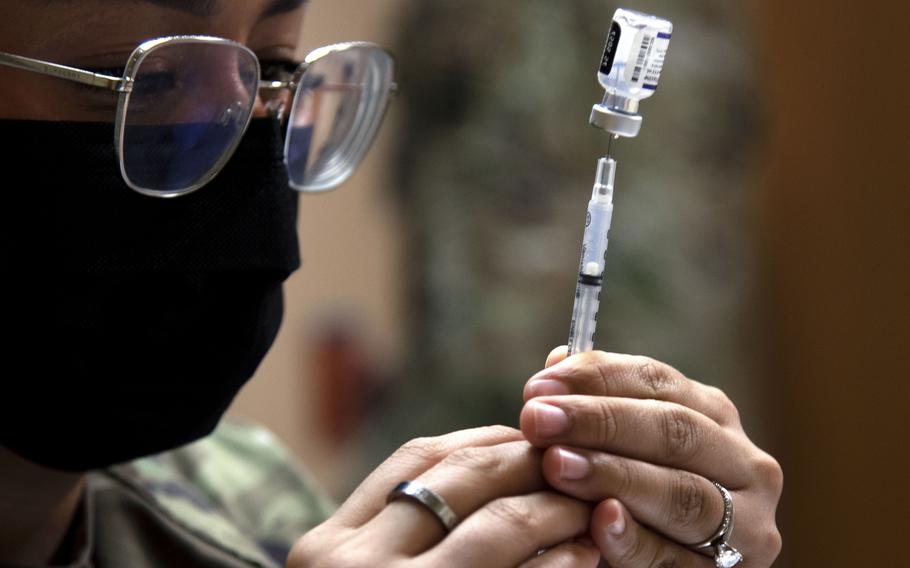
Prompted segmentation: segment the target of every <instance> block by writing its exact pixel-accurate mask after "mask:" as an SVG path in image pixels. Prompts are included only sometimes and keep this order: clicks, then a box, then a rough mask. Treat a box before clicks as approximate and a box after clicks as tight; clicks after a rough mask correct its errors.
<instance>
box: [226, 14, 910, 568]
mask: <svg viewBox="0 0 910 568" xmlns="http://www.w3.org/2000/svg"><path fill="white" fill-rule="evenodd" d="M621 5H622V6H623V7H627V8H633V9H638V10H642V11H646V12H653V13H656V14H658V15H661V16H664V17H667V18H669V19H671V20H672V21H673V22H674V23H675V25H676V28H675V31H674V36H673V41H672V43H671V46H670V53H669V57H668V62H667V67H666V69H665V72H664V75H663V76H662V79H661V88H660V90H659V92H658V93H657V94H656V95H655V96H654V97H653V98H652V99H649V100H647V101H645V102H644V103H643V104H642V114H643V115H644V117H645V120H644V127H643V131H642V134H641V135H640V136H639V137H638V138H637V139H633V140H624V141H621V142H620V143H619V144H618V145H617V146H614V148H615V150H616V152H615V153H616V155H617V159H618V160H619V172H618V178H617V189H616V196H615V203H616V215H615V220H614V225H613V230H612V232H611V242H610V253H609V256H608V262H607V283H606V288H605V295H604V303H603V305H602V307H601V318H600V322H601V323H600V327H599V329H598V335H597V344H598V346H599V347H600V348H603V349H606V350H609V351H618V352H630V353H639V354H646V355H649V356H652V357H655V358H657V359H660V360H663V361H665V362H667V363H670V364H672V365H674V366H676V367H677V368H679V369H680V370H682V371H683V372H684V373H686V374H687V375H688V376H690V377H693V378H697V379H698V380H701V381H703V382H707V383H711V384H714V385H717V386H719V387H721V388H723V389H725V390H726V391H727V392H728V394H729V395H730V396H731V398H732V399H733V400H734V402H736V403H737V405H738V406H739V408H740V410H741V412H742V415H743V419H744V422H745V426H746V429H747V431H748V432H749V433H750V436H751V437H752V438H753V439H754V440H755V441H756V443H758V444H759V445H760V446H761V447H763V448H764V449H766V450H768V451H769V452H770V453H771V454H773V455H774V456H775V457H777V458H778V459H779V460H780V461H781V463H782V465H783V468H784V473H785V476H786V487H785V492H784V498H783V502H782V505H781V508H780V513H779V522H780V526H781V527H782V531H783V535H784V554H783V555H782V556H781V559H780V561H779V562H778V563H777V564H776V566H784V567H788V566H790V567H797V566H799V567H804V566H845V567H846V566H867V565H873V564H875V565H883V566H901V565H902V564H901V563H902V562H906V554H904V553H902V552H900V551H899V550H898V551H895V548H893V547H895V546H896V545H895V544H894V543H899V542H901V541H902V537H903V536H904V535H906V534H910V515H908V513H910V498H908V497H907V491H906V488H905V483H906V481H907V473H906V472H907V471H908V466H910V459H908V452H910V450H908V441H910V418H908V415H910V413H908V411H907V406H908V405H910V386H908V380H910V376H908V375H910V372H908V369H910V356H908V351H910V324H908V321H910V251H908V248H910V230H908V226H910V196H908V195H907V192H908V190H910V183H908V182H907V179H906V176H905V174H904V166H905V165H906V164H907V163H908V160H910V155H908V154H910V151H908V144H907V142H906V127H907V126H910V104H908V103H907V101H906V100H905V99H906V94H905V93H906V89H907V86H908V80H907V77H906V75H907V72H908V71H910V66H908V64H907V62H906V58H905V56H904V55H903V53H904V51H905V48H904V45H903V34H902V33H899V30H898V26H899V25H901V22H904V21H906V19H905V17H906V16H907V15H908V14H907V12H908V8H907V6H906V5H905V4H904V3H900V2H897V1H883V2H878V3H874V5H872V4H870V5H864V6H862V9H861V10H860V9H859V8H858V7H856V6H854V5H853V4H852V3H851V4H848V3H847V2H846V1H845V0H833V1H830V0H829V1H827V2H822V1H821V0H802V1H801V2H799V3H793V2H786V1H784V0H763V1H761V2H759V1H757V0H756V1H753V2H729V1H728V0H699V1H694V2H686V3H680V2H670V1H669V0H632V1H630V2H626V3H624V4H621ZM619 6H620V4H616V3H615V2H613V1H607V0H574V1H573V2H552V1H548V0H497V1H496V2H489V1H484V0H458V1H455V0H371V1H370V2H362V1H358V0H331V1H329V0H312V1H311V6H310V8H309V12H308V15H307V22H306V25H305V28H304V36H303V42H304V46H305V47H306V48H307V49H310V48H313V47H316V46H318V45H323V44H326V43H331V42H335V41H343V40H350V39H362V40H372V41H376V42H379V43H381V44H383V45H385V46H387V47H388V48H389V49H390V50H391V51H393V52H394V53H395V55H396V56H397V58H398V63H399V67H400V69H399V71H400V72H399V83H400V85H401V90H400V93H399V96H398V97H397V99H396V100H395V101H394V102H393V105H392V109H391V111H390V113H389V115H388V117H387V120H386V122H385V124H384V126H383V129H382V132H381V134H380V138H379V140H378V142H377V144H376V146H375V147H374V149H373V150H372V151H371V154H370V155H369V157H368V159H367V161H366V163H365V164H364V165H363V166H362V167H361V169H360V170H359V172H358V173H357V174H356V175H355V177H354V178H353V179H352V180H351V181H349V182H348V183H347V184H346V185H345V186H344V187H342V188H341V189H339V190H337V191H336V192H333V193H331V194H328V195H322V196H316V197H304V198H303V199H302V201H301V221H300V236H301V248H302V253H303V257H304V266H303V267H302V269H301V270H300V271H298V272H297V273H296V275H295V276H294V277H293V278H292V280H291V281H290V282H289V283H288V285H287V296H288V306H287V311H286V317H285V323H284V327H283V329H282V332H281V334H280V336H279V339H278V342H277V344H276V347H275V349H273V351H272V352H271V353H270V355H269V357H268V358H267V360H266V361H265V362H264V364H263V365H262V367H261V368H260V370H259V373H258V376H257V377H256V378H255V379H254V380H253V381H252V382H251V383H250V384H249V385H248V386H247V387H246V389H245V390H244V391H243V393H242V394H241V396H240V397H239V398H238V400H237V402H236V404H235V406H234V409H233V412H234V413H235V414H238V415H242V416H246V417H250V418H253V419H255V420H257V421H259V422H261V423H264V424H266V425H267V426H269V427H270V428H272V429H273V430H274V431H275V432H276V433H277V434H278V435H279V436H280V437H281V438H283V439H284V441H285V442H286V443H287V444H288V445H289V446H291V447H292V448H293V449H294V450H295V451H296V452H297V454H298V455H299V456H300V457H301V461H302V462H303V463H304V464H305V465H306V467H308V468H309V469H310V470H312V471H313V472H314V473H315V474H316V476H317V477H318V478H319V479H320V480H321V482H322V484H323V485H324V486H325V488H326V489H327V490H328V491H329V492H330V493H332V494H333V495H334V496H335V497H337V498H338V499H343V498H344V496H345V495H346V494H347V493H348V492H349V491H350V490H351V488H353V487H354V486H355V485H356V484H357V483H358V482H359V481H360V480H361V479H362V477H363V476H364V475H365V474H366V473H367V472H368V471H370V470H371V469H372V468H373V467H375V466H376V465H377V464H378V463H379V462H380V461H382V459H384V458H385V457H386V456H387V455H388V454H389V453H391V452H392V451H393V450H394V449H395V448H396V447H398V446H399V445H400V444H402V443H403V442H405V441H406V440H408V439H410V438H413V437H416V436H421V435H433V434H440V433H444V432H447V431H450V430H452V429H456V428H463V427H470V426H476V425H483V424H491V423H505V424H510V425H515V424H516V423H517V418H518V412H519V409H520V406H521V389H522V386H523V385H524V383H525V381H526V380H527V379H528V378H529V377H530V376H531V375H533V374H534V373H535V372H536V371H537V370H539V368H540V367H541V366H542V365H543V361H544V358H545V357H546V354H547V353H548V352H549V350H550V349H551V348H552V347H555V346H556V345H559V344H564V343H565V340H566V335H567V332H568V326H569V317H570V315H571V308H572V300H573V294H574V286H575V274H574V273H575V272H576V271H577V262H578V253H579V249H580V241H581V232H582V228H583V219H584V214H585V208H586V204H587V200H588V199H589V196H590V188H591V183H592V181H593V175H594V170H595V164H596V160H597V158H598V157H600V156H601V155H603V154H604V153H605V151H606V142H607V140H606V136H605V135H604V134H603V133H601V132H600V131H597V130H595V129H593V128H591V127H589V126H588V125H587V119H588V114H589V112H590V108H591V105H592V104H594V103H595V102H599V100H600V98H601V96H602V90H601V89H600V87H599V86H598V84H597V81H596V78H595V71H596V68H597V63H598V61H599V58H600V55H601V53H602V49H603V42H604V40H605V37H606V32H607V30H608V28H609V23H610V19H611V17H612V14H613V11H614V10H615V9H616V8H617V7H619ZM305 51H306V49H305V50H304V52H305ZM301 55H302V54H301ZM889 554H894V556H893V560H892V559H891V558H892V557H890V556H888V555H889ZM903 565H904V566H906V565H907V564H903Z"/></svg>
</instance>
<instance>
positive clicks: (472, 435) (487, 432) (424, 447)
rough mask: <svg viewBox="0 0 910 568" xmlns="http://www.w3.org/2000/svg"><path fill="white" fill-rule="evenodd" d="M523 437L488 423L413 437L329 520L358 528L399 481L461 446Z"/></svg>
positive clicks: (493, 443)
mask: <svg viewBox="0 0 910 568" xmlns="http://www.w3.org/2000/svg"><path fill="white" fill-rule="evenodd" d="M521 439H522V435H521V432H519V431H518V430H515V429H514V428H507V427H505V426H488V427H484V428H474V429H471V430H461V431H459V432H453V433H451V434H446V435H445V436H438V437H434V438H417V439H414V440H411V441H410V442H408V443H407V444H405V445H403V446H402V447H401V448H399V449H398V450H397V451H396V452H395V453H394V454H392V456H391V457H390V458H389V459H387V460H386V461H385V462H384V463H383V464H382V465H380V466H379V467H378V468H376V469H375V470H374V471H373V473H372V474H370V476H369V477H367V478H366V480H365V481H363V483H361V484H360V486H359V487H358V488H357V489H355V490H354V492H353V493H352V494H351V496H350V497H349V498H348V499H347V500H346V501H345V502H344V504H343V505H342V506H341V507H340V508H339V509H338V512H337V513H335V515H333V516H332V518H331V520H330V522H332V523H338V524H340V525H341V526H346V527H352V528H356V527H359V526H361V525H362V524H364V523H366V522H367V521H369V520H370V519H372V518H373V517H375V516H376V514H377V513H379V511H380V510H382V509H383V507H385V504H386V503H385V500H386V496H387V495H388V493H389V491H391V490H392V488H394V487H395V486H396V485H397V484H398V483H399V482H401V481H407V480H412V479H414V478H416V477H417V476H419V475H420V474H421V473H423V472H425V471H427V470H428V469H430V468H431V467H433V466H434V465H436V464H437V463H439V462H440V461H442V460H443V459H444V458H445V457H446V456H448V455H449V454H451V453H452V452H454V451H456V450H458V449H460V448H466V447H481V446H492V445H495V444H502V443H505V442H513V441H516V440H521Z"/></svg>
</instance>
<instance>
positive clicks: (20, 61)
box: [0, 52, 127, 91]
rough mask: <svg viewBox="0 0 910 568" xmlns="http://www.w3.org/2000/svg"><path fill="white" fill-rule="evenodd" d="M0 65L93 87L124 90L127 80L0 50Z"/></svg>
mask: <svg viewBox="0 0 910 568" xmlns="http://www.w3.org/2000/svg"><path fill="white" fill-rule="evenodd" d="M0 65H6V66H8V67H15V68H16V69H23V70H25V71H33V72H35V73H40V74H42V75H49V76H51V77H57V78H59V79H66V80H67V81H75V82H76V83H83V84H85V85H92V86H94V87H101V88H104V89H108V90H110V91H125V90H126V84H127V82H126V81H124V79H123V78H121V77H109V76H107V75H100V74H98V73H92V72H91V71H85V70H82V69H76V68H75V67H69V66H66V65H60V64H57V63H50V62H48V61H40V60H38V59H32V58H30V57H24V56H22V55H12V54H10V53H2V52H0Z"/></svg>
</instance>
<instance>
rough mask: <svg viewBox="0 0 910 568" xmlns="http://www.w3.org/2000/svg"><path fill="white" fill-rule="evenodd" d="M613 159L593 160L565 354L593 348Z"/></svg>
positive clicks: (609, 214)
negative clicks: (594, 167)
mask: <svg viewBox="0 0 910 568" xmlns="http://www.w3.org/2000/svg"><path fill="white" fill-rule="evenodd" d="M615 178H616V160H614V159H613V158H611V157H610V156H606V157H604V158H601V159H600V160H598V161H597V178H596V179H595V180H594V193H593V195H592V196H591V201H590V202H589V203H588V215H587V218H586V221H585V236H584V242H583V244H582V248H581V262H580V263H579V266H578V286H577V287H576V289H575V308H574V309H573V311H572V325H571V326H570V328H569V355H572V354H574V353H581V352H583V351H591V350H592V349H594V332H595V331H596V329H597V310H598V308H600V290H601V288H602V287H603V277H604V266H605V261H606V258H607V245H608V244H609V241H610V239H609V233H610V224H611V223H612V222H613V182H614V180H615Z"/></svg>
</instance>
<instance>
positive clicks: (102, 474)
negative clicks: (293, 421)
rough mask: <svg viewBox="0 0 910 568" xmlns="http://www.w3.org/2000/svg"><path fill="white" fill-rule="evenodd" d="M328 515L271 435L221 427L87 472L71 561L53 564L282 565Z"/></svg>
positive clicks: (98, 567) (138, 567) (95, 567)
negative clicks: (168, 449)
mask: <svg viewBox="0 0 910 568" xmlns="http://www.w3.org/2000/svg"><path fill="white" fill-rule="evenodd" d="M332 510H333V505H332V504H331V503H330V502H329V501H328V499H326V498H325V497H324V496H323V495H322V494H321V493H320V492H319V491H318V490H316V488H315V487H314V484H313V482H312V480H311V479H309V478H308V477H307V476H306V475H304V474H303V473H302V472H301V471H300V470H299V468H297V467H296V465H295V464H294V463H293V461H292V459H291V456H290V455H289V453H288V451H287V450H286V449H285V448H284V447H283V446H281V444H280V443H279V442H278V441H277V440H276V438H275V437H274V436H273V435H272V434H270V433H269V432H268V431H266V430H264V429H262V428H259V427H256V426H252V425H248V424H241V423H238V422H235V421H225V422H223V423H222V424H221V425H220V426H219V427H218V429H217V430H216V431H215V432H214V433H213V434H212V435H211V436H209V437H207V438H205V439H203V440H201V441H199V442H196V443H194V444H190V445H188V446H186V447H183V448H180V449H178V450H175V451H172V452H167V453H163V454H160V455H157V456H151V457H148V458H143V459H140V460H136V461H134V462H131V463H128V464H125V465H120V466H116V467H112V468H110V469H107V470H102V471H97V472H92V473H90V474H89V475H88V480H87V484H86V490H85V493H84V496H83V500H82V504H81V506H80V509H79V512H78V514H77V517H76V519H75V520H74V522H73V525H72V527H71V529H70V534H69V535H68V536H67V539H68V540H69V541H70V544H69V549H70V552H69V554H67V560H66V561H69V562H70V563H69V564H65V563H64V564H56V565H65V566H73V567H78V568H109V567H110V568H113V567H117V568H122V567H126V568H145V567H149V568H151V567H155V568H162V567H166V568H170V567H184V566H186V567H219V568H222V567H231V568H233V567H249V566H257V567H274V566H283V565H284V563H285V558H286V556H287V553H288V551H289V550H290V548H291V545H292V544H293V543H294V541H296V540H297V539H298V538H300V536H301V535H302V534H303V533H305V532H306V531H307V530H309V529H311V528H312V527H314V526H316V525H317V524H319V523H321V522H322V521H324V520H325V519H326V518H327V517H328V516H329V515H330V514H331V512H332Z"/></svg>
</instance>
